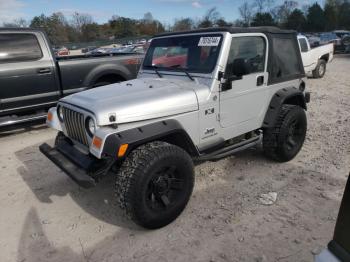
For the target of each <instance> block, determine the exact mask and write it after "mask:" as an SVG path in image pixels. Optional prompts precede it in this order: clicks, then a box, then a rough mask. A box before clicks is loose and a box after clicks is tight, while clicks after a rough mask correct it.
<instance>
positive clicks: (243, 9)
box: [238, 1, 253, 26]
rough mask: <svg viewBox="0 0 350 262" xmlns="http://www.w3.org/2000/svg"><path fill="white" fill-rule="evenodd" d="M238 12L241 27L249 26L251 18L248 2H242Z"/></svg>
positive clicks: (251, 13)
mask: <svg viewBox="0 0 350 262" xmlns="http://www.w3.org/2000/svg"><path fill="white" fill-rule="evenodd" d="M238 10H239V14H240V15H241V19H242V24H243V26H249V25H250V21H251V20H252V16H253V12H252V7H251V5H250V4H249V3H248V1H244V3H243V4H242V5H241V6H240V7H239V8H238Z"/></svg>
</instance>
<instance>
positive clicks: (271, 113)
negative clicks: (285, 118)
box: [263, 87, 307, 128]
mask: <svg viewBox="0 0 350 262" xmlns="http://www.w3.org/2000/svg"><path fill="white" fill-rule="evenodd" d="M283 104H290V105H298V106H300V107H302V108H303V109H304V110H307V107H306V99H305V95H304V93H303V92H302V91H301V90H300V89H297V88H296V87H288V88H283V89H280V90H278V91H277V92H276V93H275V94H274V96H273V97H272V99H271V102H270V105H269V108H268V110H267V112H266V115H265V118H264V122H263V127H264V128H268V127H273V126H274V125H275V121H276V119H277V117H278V115H279V112H280V110H281V107H282V105H283Z"/></svg>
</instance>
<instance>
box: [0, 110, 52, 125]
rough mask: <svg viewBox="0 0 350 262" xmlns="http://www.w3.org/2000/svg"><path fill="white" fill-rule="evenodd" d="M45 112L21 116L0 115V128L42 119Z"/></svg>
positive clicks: (44, 116) (45, 114)
mask: <svg viewBox="0 0 350 262" xmlns="http://www.w3.org/2000/svg"><path fill="white" fill-rule="evenodd" d="M46 116H47V113H41V114H37V115H27V116H22V117H17V116H16V117H0V128H3V127H8V126H13V125H19V124H24V123H27V122H33V121H38V120H44V119H45V118H46Z"/></svg>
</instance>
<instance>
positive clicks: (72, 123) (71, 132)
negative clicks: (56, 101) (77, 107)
mask: <svg viewBox="0 0 350 262" xmlns="http://www.w3.org/2000/svg"><path fill="white" fill-rule="evenodd" d="M62 111H63V119H64V124H65V126H66V130H67V135H68V137H70V138H72V139H74V140H75V141H77V142H79V143H81V144H83V145H86V146H89V142H88V139H87V136H86V132H85V120H84V115H83V114H82V113H79V112H76V111H73V110H71V109H68V108H66V107H63V108H62Z"/></svg>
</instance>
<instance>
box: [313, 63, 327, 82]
mask: <svg viewBox="0 0 350 262" xmlns="http://www.w3.org/2000/svg"><path fill="white" fill-rule="evenodd" d="M326 69H327V63H326V61H325V60H323V59H320V60H319V61H318V63H317V66H316V68H315V70H314V71H312V75H313V77H314V78H322V77H323V76H324V75H325V73H326Z"/></svg>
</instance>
